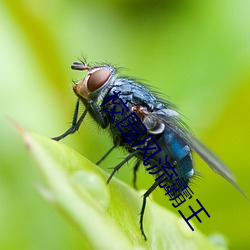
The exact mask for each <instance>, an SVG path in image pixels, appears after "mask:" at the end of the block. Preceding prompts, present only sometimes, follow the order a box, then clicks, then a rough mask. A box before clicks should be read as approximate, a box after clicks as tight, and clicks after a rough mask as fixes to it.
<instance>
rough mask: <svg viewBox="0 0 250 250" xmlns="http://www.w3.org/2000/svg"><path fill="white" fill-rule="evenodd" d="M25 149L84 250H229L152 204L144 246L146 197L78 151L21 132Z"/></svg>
mask: <svg viewBox="0 0 250 250" xmlns="http://www.w3.org/2000/svg"><path fill="white" fill-rule="evenodd" d="M19 130H20V131H21V134H22V137H23V139H24V142H25V144H26V145H27V148H28V150H29V152H30V154H31V155H32V156H33V158H34V159H35V161H36V162H37V163H38V164H37V166H38V167H39V170H41V173H42V174H43V176H44V182H45V185H46V187H44V186H43V185H40V186H39V191H40V192H41V193H42V194H43V196H44V197H45V198H46V199H47V200H48V201H49V202H51V203H52V204H54V205H55V207H56V208H58V210H59V211H60V212H62V214H63V215H64V216H65V217H66V218H67V219H68V220H69V221H70V222H71V223H72V224H73V225H74V226H75V227H76V228H77V229H78V230H79V231H80V232H81V234H82V237H83V238H84V243H85V245H84V246H83V249H102V250H103V249H107V250H112V249H114V250H117V249H119V250H120V249H124V250H129V249H192V250H193V249H204V246H205V248H206V249H225V248H226V247H225V244H221V243H220V244H217V245H215V244H214V243H212V242H211V241H210V240H208V238H207V237H206V236H205V235H203V234H201V233H200V232H199V230H198V229H197V228H196V227H195V226H194V228H195V231H193V232H192V231H191V230H190V229H189V227H188V226H187V224H186V223H185V222H184V220H183V219H182V218H181V217H180V216H177V215H175V214H173V213H172V212H170V211H168V210H166V209H165V208H162V207H161V206H159V205H158V204H156V203H155V202H154V201H152V199H148V201H147V206H146V210H145V211H146V212H145V217H144V229H145V233H146V235H147V237H148V240H147V241H144V239H143V237H142V235H141V232H140V229H139V212H140V209H141V204H142V199H141V196H142V194H143V192H142V191H141V192H138V191H136V190H134V189H132V188H131V187H129V186H128V185H127V184H124V183H122V182H121V181H119V180H118V179H116V178H113V179H112V181H111V182H110V184H109V185H108V186H107V185H106V180H107V178H108V174H107V173H106V172H104V171H103V170H102V169H100V168H99V167H98V166H96V165H95V164H93V163H91V162H90V161H88V160H87V159H86V158H85V157H83V156H82V155H80V154H79V153H77V152H76V151H75V150H73V149H71V148H69V147H67V146H65V145H63V144H62V143H60V142H56V141H53V140H51V139H47V138H44V137H41V136H39V135H35V134H31V133H28V132H25V131H23V130H21V129H20V128H19Z"/></svg>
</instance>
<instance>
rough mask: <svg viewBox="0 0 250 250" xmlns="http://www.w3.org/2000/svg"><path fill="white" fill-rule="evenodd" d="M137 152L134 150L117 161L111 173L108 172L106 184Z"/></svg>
mask: <svg viewBox="0 0 250 250" xmlns="http://www.w3.org/2000/svg"><path fill="white" fill-rule="evenodd" d="M137 153H138V152H137V151H134V152H132V153H130V154H129V155H128V156H126V158H125V159H124V160H123V161H122V162H121V163H119V164H118V165H117V166H115V167H114V169H113V171H112V173H111V174H110V176H109V178H108V180H107V184H109V182H110V181H111V179H112V177H113V176H114V174H115V173H116V172H117V171H118V170H119V169H120V168H121V167H122V166H123V165H124V164H125V163H126V162H128V161H129V160H130V159H131V158H132V157H134V156H135V155H136V154H137Z"/></svg>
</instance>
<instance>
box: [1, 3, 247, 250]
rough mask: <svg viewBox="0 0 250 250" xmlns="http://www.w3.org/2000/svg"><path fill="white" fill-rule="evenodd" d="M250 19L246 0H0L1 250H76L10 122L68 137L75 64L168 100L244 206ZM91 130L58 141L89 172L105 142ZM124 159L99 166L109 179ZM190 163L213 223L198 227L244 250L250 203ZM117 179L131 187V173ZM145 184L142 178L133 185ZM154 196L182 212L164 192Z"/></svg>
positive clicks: (74, 235)
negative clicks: (102, 65) (131, 80)
mask: <svg viewBox="0 0 250 250" xmlns="http://www.w3.org/2000/svg"><path fill="white" fill-rule="evenodd" d="M249 13H250V1H247V0H238V1H232V0H221V1H216V0H211V1H199V2H198V1H192V0H189V1H182V0H177V1H168V0H162V1H146V0H134V1H132V0H120V1H114V0H106V1H100V0H99V1H93V2H91V1H80V0H78V1H59V0H54V1H48V0H38V1H36V2H35V3H34V2H33V1H28V0H26V1H1V2H0V32H1V33H0V67H1V68H0V72H1V74H0V98H1V99H0V104H1V105H0V126H1V127H0V154H1V157H0V161H1V162H0V249H80V248H81V245H82V238H81V235H80V234H79V233H78V232H77V231H76V230H75V229H74V228H73V227H72V226H71V225H70V224H69V223H68V222H67V221H66V220H65V219H64V218H63V217H62V216H61V215H60V214H59V213H58V212H57V211H56V210H55V209H54V208H53V207H52V206H51V205H50V204H48V203H47V202H46V201H44V200H43V198H42V197H41V196H40V195H39V193H38V192H37V191H36V189H35V184H36V183H38V182H39V173H37V172H36V170H35V168H33V165H34V163H33V162H32V161H31V159H30V156H29V155H28V153H27V151H26V149H25V147H24V145H23V142H22V141H21V139H20V137H19V135H18V134H17V133H16V131H15V129H14V128H13V126H12V125H11V124H10V122H9V121H8V117H10V118H12V119H14V120H15V121H16V122H17V123H18V124H20V125H21V126H22V127H24V128H25V129H27V130H30V131H33V132H36V133H40V134H42V135H45V136H47V137H52V136H56V135H59V134H61V133H62V132H64V131H65V130H66V129H67V128H68V127H69V124H70V121H71V118H72V114H73V109H74V104H75V100H76V98H75V96H74V94H73V93H72V80H77V79H80V78H82V76H83V75H82V72H75V71H72V70H71V69H70V65H71V63H72V62H73V61H74V60H76V59H77V58H79V57H80V58H82V55H84V56H86V57H87V59H88V62H98V61H101V62H102V61H108V62H110V63H112V64H115V65H117V66H123V67H125V68H126V69H125V70H124V71H123V72H124V74H126V75H131V76H136V77H138V78H140V79H145V80H146V82H148V83H150V84H151V85H153V86H154V87H155V88H156V89H158V90H160V91H161V92H162V93H164V94H165V95H167V96H168V97H169V99H170V100H171V101H172V102H174V103H175V104H176V105H177V106H178V107H179V109H180V111H181V113H182V114H184V115H185V118H184V120H185V122H187V123H188V125H189V126H190V127H191V128H192V131H193V132H194V133H195V134H196V136H197V137H199V138H200V139H202V140H203V141H204V142H205V143H206V144H207V145H208V146H209V147H210V148H211V149H212V150H213V151H214V152H216V153H217V154H218V155H219V156H220V157H221V158H222V159H223V160H224V161H225V162H226V163H227V164H228V166H230V168H231V170H232V171H233V172H234V173H235V175H236V176H237V179H238V183H239V185H240V186H241V187H242V188H243V189H244V191H245V192H246V193H247V194H248V195H249V196H250V186H249V178H250V177H249V175H250V170H249V166H250V164H249V159H248V156H249V155H248V154H249V141H250V130H249V122H250V118H249V110H250V98H249V96H250V16H249ZM93 124H94V123H93V121H91V119H90V118H88V119H87V120H86V121H85V122H84V124H83V125H82V126H81V129H80V132H79V133H76V134H74V135H72V136H70V137H68V138H66V139H65V140H64V141H63V143H65V144H67V145H69V146H71V147H73V148H75V149H76V150H77V151H79V152H80V153H81V154H83V155H85V156H86V157H88V158H89V159H90V160H92V161H93V162H96V161H97V160H98V159H99V158H100V157H101V156H102V155H103V154H104V153H105V152H106V151H107V150H108V149H109V148H110V146H111V143H112V142H111V140H110V138H109V137H108V136H107V135H106V134H105V133H104V132H103V131H100V130H97V127H96V126H95V125H93ZM93 142H95V143H93ZM123 156H124V154H123V152H121V151H119V150H117V151H115V152H113V153H112V155H111V156H110V157H109V158H108V159H107V160H105V162H103V163H102V165H101V166H102V167H103V168H104V169H107V171H110V170H109V169H108V168H109V167H113V166H115V164H117V163H118V162H119V161H120V160H121V158H122V157H123ZM195 160H196V165H197V169H198V171H199V172H202V175H203V177H202V178H198V179H197V180H196V181H195V182H194V184H193V186H192V190H193V192H194V197H195V198H196V199H197V198H198V199H199V200H200V201H201V203H202V204H203V205H204V207H205V208H206V209H207V211H208V212H209V214H210V216H211V218H209V219H208V218H206V217H205V216H204V217H203V216H202V218H203V219H202V223H201V224H199V223H196V225H197V226H198V227H199V228H200V229H201V230H202V231H203V232H204V233H206V234H211V233H214V232H219V233H221V234H223V235H225V237H226V238H227V239H228V241H229V246H230V249H250V240H249V231H250V215H249V213H250V202H249V201H247V200H246V199H244V197H243V196H241V194H240V193H238V192H237V191H236V190H235V189H234V188H233V187H232V186H231V185H230V184H228V183H227V182H226V181H224V180H223V179H222V178H220V177H219V176H218V175H216V174H214V173H213V172H212V171H211V170H210V169H209V168H208V167H207V166H206V165H205V163H203V162H202V161H201V160H200V159H198V158H197V157H196V158H195ZM117 177H118V178H120V179H122V180H124V181H125V182H127V183H129V184H132V165H127V166H126V167H124V168H123V169H122V170H120V171H119V174H118V175H117ZM55 178H56V176H55ZM152 181H153V179H152V178H151V177H150V176H149V175H148V174H147V173H145V170H144V169H143V168H142V169H141V170H140V173H139V187H140V188H145V189H146V188H147V187H148V186H149V185H150V184H151V183H152ZM153 198H154V199H155V200H156V201H157V202H159V203H160V204H162V205H163V206H165V207H167V208H168V209H171V210H173V211H175V213H178V212H177V210H176V209H173V207H172V205H171V204H170V202H169V201H168V200H167V199H166V198H165V196H164V193H163V192H162V191H160V190H157V191H156V192H155V193H154V195H153ZM192 204H194V203H192ZM194 207H195V205H194ZM194 233H195V232H194Z"/></svg>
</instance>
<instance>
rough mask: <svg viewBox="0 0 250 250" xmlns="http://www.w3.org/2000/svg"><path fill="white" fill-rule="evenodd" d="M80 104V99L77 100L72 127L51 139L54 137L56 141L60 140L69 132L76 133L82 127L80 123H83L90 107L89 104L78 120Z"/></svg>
mask: <svg viewBox="0 0 250 250" xmlns="http://www.w3.org/2000/svg"><path fill="white" fill-rule="evenodd" d="M79 104H80V101H79V99H78V100H77V102H76V106H75V110H74V116H73V120H72V124H71V127H70V128H69V129H68V130H67V131H66V132H65V133H63V134H62V135H59V136H57V137H54V138H51V139H53V140H55V141H60V140H61V139H63V138H64V137H66V136H68V135H69V134H73V133H75V132H76V131H77V130H78V129H79V127H80V125H81V123H82V121H83V119H84V117H85V116H86V114H87V112H88V109H89V105H87V107H86V109H85V110H84V112H83V113H82V115H81V116H80V118H79V120H77V119H78V112H79Z"/></svg>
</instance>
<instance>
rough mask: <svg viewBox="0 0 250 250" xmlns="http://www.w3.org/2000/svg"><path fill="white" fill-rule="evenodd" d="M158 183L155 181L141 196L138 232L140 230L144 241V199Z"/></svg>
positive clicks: (145, 238)
mask: <svg viewBox="0 0 250 250" xmlns="http://www.w3.org/2000/svg"><path fill="white" fill-rule="evenodd" d="M158 183H159V181H155V182H154V184H153V185H152V186H151V187H150V188H149V189H148V190H147V192H146V193H144V195H143V201H142V208H141V212H140V230H141V233H142V235H143V238H144V240H147V237H146V234H145V233H144V229H143V216H144V212H145V208H146V199H147V197H148V196H149V195H150V194H151V193H152V192H153V191H154V190H155V188H156V187H157V186H158Z"/></svg>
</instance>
